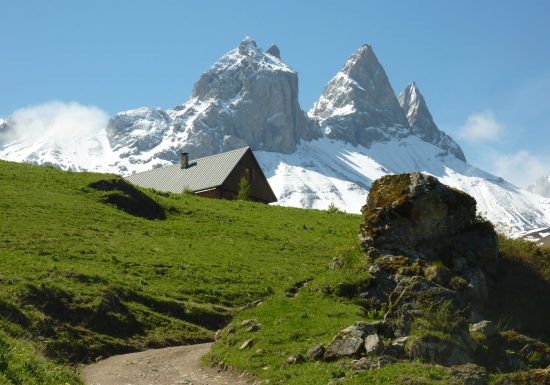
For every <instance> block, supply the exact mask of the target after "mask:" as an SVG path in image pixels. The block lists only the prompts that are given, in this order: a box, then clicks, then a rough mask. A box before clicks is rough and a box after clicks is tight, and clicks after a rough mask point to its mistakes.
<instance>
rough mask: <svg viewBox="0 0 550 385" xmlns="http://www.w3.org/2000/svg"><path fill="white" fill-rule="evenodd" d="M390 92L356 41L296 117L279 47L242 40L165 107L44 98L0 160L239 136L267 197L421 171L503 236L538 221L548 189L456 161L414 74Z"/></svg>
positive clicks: (88, 158) (313, 203)
mask: <svg viewBox="0 0 550 385" xmlns="http://www.w3.org/2000/svg"><path fill="white" fill-rule="evenodd" d="M400 100H401V104H400V103H399V101H398V100H397V98H396V96H395V94H394V92H393V90H392V88H391V86H390V83H389V81H388V78H387V76H386V73H385V71H384V69H383V68H382V66H381V64H380V63H379V61H378V59H377V57H376V55H375V54H374V51H373V50H372V48H371V47H370V46H369V45H363V46H362V47H360V48H359V49H358V50H357V51H356V52H355V53H354V54H353V55H352V56H351V57H350V58H349V60H347V62H346V63H345V65H344V66H343V68H342V70H341V71H339V72H338V73H337V74H336V76H335V77H334V78H333V79H332V80H331V81H330V82H329V83H328V85H327V86H326V88H325V90H324V92H323V94H322V95H321V97H320V98H319V100H318V101H317V103H315V105H314V106H313V108H312V109H311V110H310V112H309V117H310V119H308V118H307V116H306V115H305V114H304V112H303V111H302V110H301V108H300V104H299V101H298V75H297V73H296V72H295V71H293V70H292V69H291V68H290V67H289V66H288V65H287V64H285V63H284V62H283V61H282V60H281V59H280V52H279V49H278V48H277V47H276V46H272V47H270V48H269V49H268V50H267V51H263V50H262V49H261V48H260V47H258V45H257V44H256V42H254V40H252V39H250V38H246V39H244V40H243V41H242V42H241V43H240V44H239V45H238V46H237V47H236V48H235V49H233V50H231V51H230V52H228V53H226V54H225V55H223V56H222V57H221V58H220V59H219V60H218V61H217V62H216V63H214V65H213V66H212V67H210V68H209V69H208V70H207V71H206V72H205V73H204V74H202V75H201V76H200V78H199V79H198V80H197V82H196V83H195V85H194V88H193V93H192V97H191V98H190V99H189V100H188V101H187V102H186V103H185V104H183V105H180V106H176V107H174V108H172V109H168V110H163V109H161V108H149V107H144V108H138V109H135V110H130V111H124V112H120V113H118V114H116V115H115V116H113V117H112V118H111V119H109V118H108V116H106V115H105V113H103V112H102V111H100V110H99V111H97V109H94V108H90V107H85V106H80V107H78V106H74V105H71V104H68V105H58V104H53V105H48V106H46V108H45V111H42V109H39V110H40V111H36V110H33V111H32V113H30V114H29V113H26V112H23V113H18V114H17V113H16V114H14V115H13V116H10V117H9V118H8V119H7V120H6V121H4V120H0V158H1V159H7V160H12V161H19V162H23V161H24V162H31V163H37V164H52V165H56V166H58V167H60V168H65V169H73V170H90V171H107V172H117V173H120V174H125V175H127V174H131V173H134V172H140V171H146V170H150V169H151V168H155V167H159V166H164V165H170V164H173V163H176V162H178V158H179V152H180V151H186V152H188V153H190V156H191V157H192V158H199V157H202V156H206V155H211V154H214V153H219V152H223V151H229V150H232V149H236V148H241V147H244V146H251V147H252V148H253V150H254V151H255V154H256V156H257V158H258V161H259V163H260V165H261V166H262V169H263V171H264V173H265V175H266V177H267V178H268V179H269V182H270V184H271V186H272V187H273V190H274V191H275V193H276V195H277V198H278V200H279V204H283V205H289V206H298V207H313V208H319V209H324V208H326V207H328V206H329V204H331V203H334V204H336V205H337V206H338V207H339V208H341V209H344V210H346V211H351V212H358V211H359V210H360V208H361V206H362V205H363V204H364V203H365V199H366V197H367V193H368V189H369V188H370V186H371V183H372V182H373V181H374V180H375V179H377V178H379V177H381V176H383V175H387V174H393V173H402V172H415V171H421V172H425V173H428V174H431V175H434V176H437V177H438V178H439V179H440V180H441V181H442V182H443V183H446V184H449V185H451V186H453V187H455V188H459V189H461V190H463V191H466V192H467V193H469V194H471V195H473V196H474V197H475V198H476V200H477V201H478V207H479V210H480V211H481V212H484V213H485V215H487V217H488V218H489V219H491V220H492V221H493V222H494V223H496V224H497V225H498V226H499V227H500V228H501V229H502V231H505V232H506V233H508V234H511V235H518V234H520V233H522V232H524V231H526V230H530V229H533V228H543V227H544V228H548V227H550V199H547V198H543V197H541V196H539V195H536V194H533V193H531V192H528V191H524V190H520V189H518V188H516V187H515V186H513V185H511V184H509V183H507V182H505V181H504V180H502V179H501V178H498V177H495V176H493V175H490V174H488V173H485V172H483V171H481V170H479V169H476V168H475V167H473V166H471V165H469V164H467V163H465V162H464V161H463V160H464V155H463V153H462V151H461V150H460V147H458V145H457V144H456V143H455V142H454V141H453V140H452V139H451V138H450V137H448V136H447V135H445V134H444V133H443V132H441V131H440V130H439V129H438V128H437V126H436V125H435V123H434V122H433V119H432V116H431V114H430V112H429V111H428V108H427V106H426V102H425V101H424V98H423V97H422V94H421V93H420V90H419V89H418V87H417V86H416V84H415V83H412V84H410V85H409V86H408V87H407V88H406V89H405V91H404V92H403V93H402V94H401V95H400ZM52 110H53V111H57V112H56V113H54V114H52V113H51V111H52ZM61 112H62V115H60V113H61ZM58 116H62V117H63V119H57V117H58ZM54 117H55V118H56V119H54ZM29 119H30V120H29ZM29 122H31V123H32V124H29ZM75 127H78V129H75ZM100 127H105V128H104V129H100ZM2 131H3V132H2ZM98 131H99V132H98ZM8 136H9V137H10V140H9V141H7V140H4V139H5V138H7V137H8ZM11 138H14V139H13V140H12V139H11Z"/></svg>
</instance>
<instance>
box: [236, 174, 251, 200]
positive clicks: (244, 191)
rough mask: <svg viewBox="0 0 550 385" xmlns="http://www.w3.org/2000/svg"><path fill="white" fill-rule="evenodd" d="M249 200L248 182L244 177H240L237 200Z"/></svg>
mask: <svg viewBox="0 0 550 385" xmlns="http://www.w3.org/2000/svg"><path fill="white" fill-rule="evenodd" d="M249 198H250V182H249V181H248V179H247V178H246V177H245V176H241V179H240V180H239V192H238V193H237V199H238V200H241V201H247V200H248V199H249Z"/></svg>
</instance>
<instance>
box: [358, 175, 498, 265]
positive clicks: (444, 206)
mask: <svg viewBox="0 0 550 385" xmlns="http://www.w3.org/2000/svg"><path fill="white" fill-rule="evenodd" d="M362 212H363V216H364V217H365V223H364V224H363V225H362V226H361V234H362V237H363V246H364V247H365V248H367V249H368V248H369V247H374V248H381V249H389V250H402V251H415V252H420V253H423V254H425V255H426V256H429V257H436V258H437V257H442V258H446V259H449V260H452V259H453V258H466V259H468V260H472V261H477V260H479V259H480V258H486V259H495V260H496V256H497V237H496V233H495V232H494V229H493V227H492V225H490V224H489V223H487V222H484V221H480V220H478V219H477V218H476V201H475V200H474V199H473V198H472V197H471V196H469V195H468V194H466V193H463V192H461V191H459V190H456V189H453V188H451V187H448V186H445V185H443V184H442V183H440V182H439V181H438V180H437V178H435V177H432V176H428V175H424V174H421V173H411V174H399V175H387V176H384V177H382V178H380V179H378V180H376V181H375V182H374V183H373V185H372V188H371V190H370V192H369V196H368V199H367V204H366V205H365V206H363V209H362Z"/></svg>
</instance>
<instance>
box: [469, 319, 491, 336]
mask: <svg viewBox="0 0 550 385" xmlns="http://www.w3.org/2000/svg"><path fill="white" fill-rule="evenodd" d="M470 331H471V332H477V333H483V334H484V335H486V336H487V337H492V336H494V335H495V334H497V332H498V330H497V325H496V324H495V323H494V322H493V321H488V320H483V321H480V322H478V323H476V324H473V325H470Z"/></svg>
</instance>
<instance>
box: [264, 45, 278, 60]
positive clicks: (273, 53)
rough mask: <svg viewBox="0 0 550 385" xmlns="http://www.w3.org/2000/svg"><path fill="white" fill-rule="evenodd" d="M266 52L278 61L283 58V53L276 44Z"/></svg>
mask: <svg viewBox="0 0 550 385" xmlns="http://www.w3.org/2000/svg"><path fill="white" fill-rule="evenodd" d="M265 52H266V53H268V54H270V55H271V56H275V57H276V58H277V59H280V58H281V51H280V50H279V47H277V45H276V44H272V45H271V47H269V48H268V50H267V51H265Z"/></svg>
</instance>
